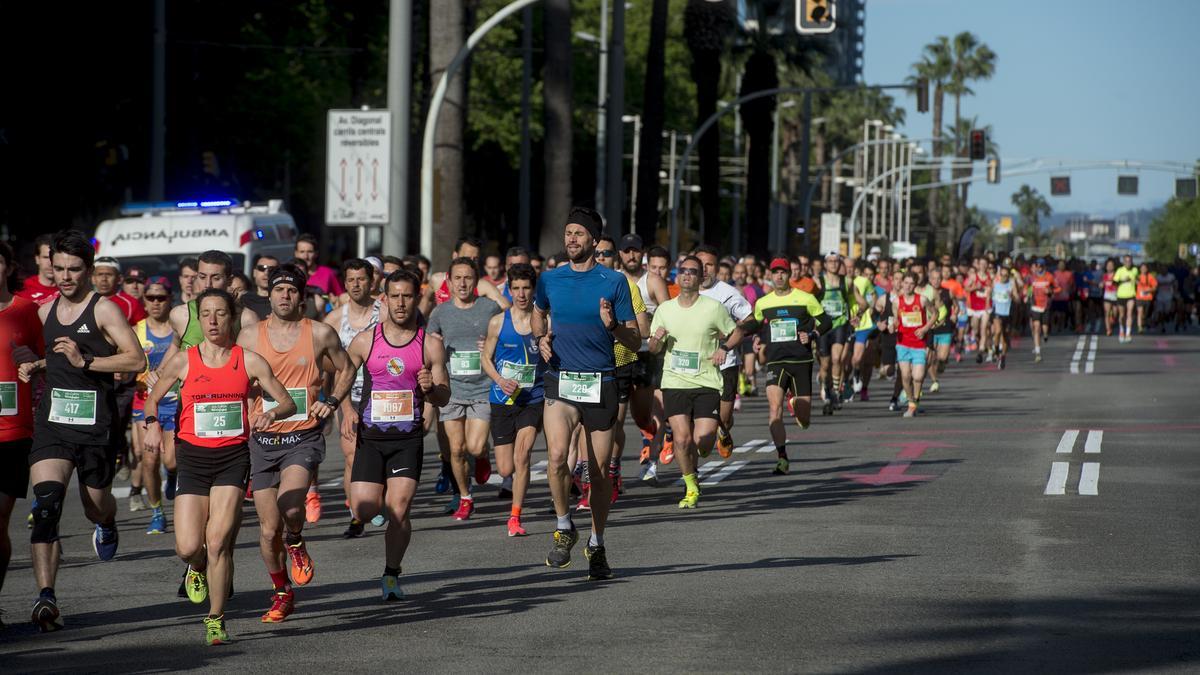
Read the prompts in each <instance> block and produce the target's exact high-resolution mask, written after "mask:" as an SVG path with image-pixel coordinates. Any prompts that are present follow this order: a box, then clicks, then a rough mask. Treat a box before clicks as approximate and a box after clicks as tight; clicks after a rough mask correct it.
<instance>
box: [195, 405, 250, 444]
mask: <svg viewBox="0 0 1200 675" xmlns="http://www.w3.org/2000/svg"><path fill="white" fill-rule="evenodd" d="M194 413H195V424H194V425H193V426H194V427H195V429H196V437H197V438H228V437H230V436H241V435H242V433H243V432H244V431H245V430H244V429H243V428H242V402H241V401H229V402H221V403H196V404H195V407H194Z"/></svg>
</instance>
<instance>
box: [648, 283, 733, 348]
mask: <svg viewBox="0 0 1200 675" xmlns="http://www.w3.org/2000/svg"><path fill="white" fill-rule="evenodd" d="M700 295H702V296H704V297H706V298H712V299H713V300H716V301H717V302H719V303H721V306H722V307H724V308H725V311H726V312H727V313H728V314H729V316H730V318H732V319H733V321H734V323H741V322H742V321H745V320H746V317H748V316H750V315H751V314H753V313H754V305H752V304H750V301H749V300H747V299H746V296H744V295H742V294H741V293H739V292H738V289H736V288H734V287H733V286H730V285H729V284H727V283H725V282H724V281H718V282H716V283H714V284H713V285H712V287H711V288H702V289H700ZM729 332H732V330H731V331H729ZM651 334H653V332H651ZM726 334H728V333H726ZM737 364H738V355H737V353H736V352H729V353H728V354H726V355H725V363H723V364H721V370H725V369H726V368H733V367H735V366H737Z"/></svg>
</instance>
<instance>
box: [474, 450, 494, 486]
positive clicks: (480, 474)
mask: <svg viewBox="0 0 1200 675" xmlns="http://www.w3.org/2000/svg"><path fill="white" fill-rule="evenodd" d="M491 477H492V460H491V459H490V458H488V456H487V453H484V454H482V455H480V456H478V457H476V458H475V484H476V485H486V484H487V482H488V479H489V478H491Z"/></svg>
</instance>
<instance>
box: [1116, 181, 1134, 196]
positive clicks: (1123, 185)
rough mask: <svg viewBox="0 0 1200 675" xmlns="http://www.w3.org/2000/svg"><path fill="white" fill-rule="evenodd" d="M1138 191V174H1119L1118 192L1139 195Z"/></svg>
mask: <svg viewBox="0 0 1200 675" xmlns="http://www.w3.org/2000/svg"><path fill="white" fill-rule="evenodd" d="M1137 193H1138V177H1137V176H1117V194H1119V195H1131V196H1135V197H1136V196H1137Z"/></svg>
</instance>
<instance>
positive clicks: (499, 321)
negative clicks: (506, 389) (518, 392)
mask: <svg viewBox="0 0 1200 675" xmlns="http://www.w3.org/2000/svg"><path fill="white" fill-rule="evenodd" d="M503 325H504V314H497V315H495V316H493V317H492V318H491V319H489V320H488V327H487V336H486V337H485V338H484V340H483V348H482V349H481V350H480V352H479V364H480V365H481V366H483V372H484V374H486V375H487V376H488V377H490V378H491V379H492V382H495V383H496V384H498V385H501V386H503V384H504V383H503V379H504V378H502V377H501V376H500V372H499V371H498V370H496V365H495V364H494V363H492V360H493V359H494V358H495V355H496V341H497V340H498V339H499V337H500V328H501V327H502V326H503Z"/></svg>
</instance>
